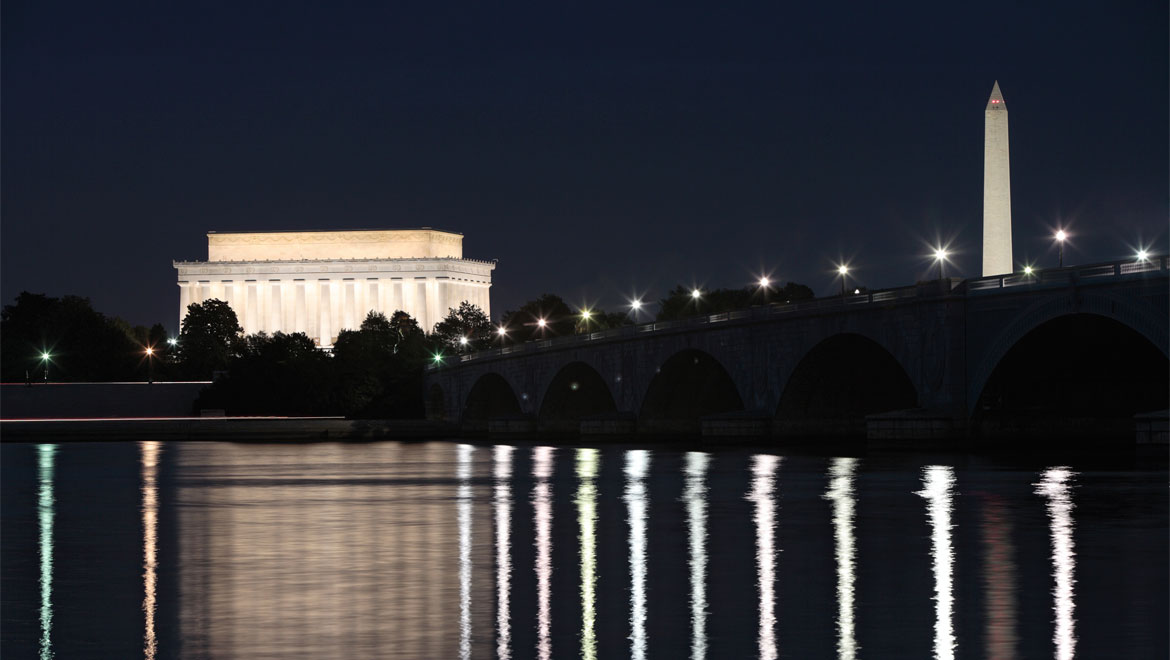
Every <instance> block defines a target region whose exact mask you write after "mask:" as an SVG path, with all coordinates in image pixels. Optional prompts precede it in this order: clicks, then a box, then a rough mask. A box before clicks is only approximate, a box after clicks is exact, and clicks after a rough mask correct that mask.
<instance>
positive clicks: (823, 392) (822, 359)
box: [776, 332, 918, 435]
mask: <svg viewBox="0 0 1170 660" xmlns="http://www.w3.org/2000/svg"><path fill="white" fill-rule="evenodd" d="M783 387H784V389H783V390H782V394H781V395H780V401H779V402H778V403H777V405H776V417H777V419H778V421H779V426H780V429H781V430H782V431H785V432H790V433H807V432H811V431H813V430H817V431H818V432H826V431H825V430H826V429H831V430H830V431H827V432H829V433H831V434H834V435H836V434H859V433H864V432H865V416H866V415H871V414H874V413H880V412H888V411H890V410H901V409H905V408H914V407H915V406H917V405H918V391H917V390H916V389H915V387H914V382H913V381H912V380H911V379H910V376H909V375H908V374H907V373H906V369H905V368H903V366H902V364H901V363H900V362H899V361H898V359H897V358H895V357H894V355H893V354H892V353H890V351H888V350H887V349H886V348H885V347H883V346H882V345H881V344H879V343H878V342H877V341H875V340H873V339H871V338H869V337H866V336H864V335H861V334H857V333H852V332H845V333H839V334H835V335H833V336H831V337H828V338H826V339H823V340H821V341H820V342H818V343H817V344H816V345H814V346H813V347H812V348H810V349H809V350H808V351H807V352H806V353H805V354H804V356H803V357H801V359H800V361H799V362H797V364H796V367H795V368H794V369H793V370H792V373H791V375H789V377H788V380H787V382H786V383H784V386H783Z"/></svg>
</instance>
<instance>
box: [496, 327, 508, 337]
mask: <svg viewBox="0 0 1170 660" xmlns="http://www.w3.org/2000/svg"><path fill="white" fill-rule="evenodd" d="M496 334H497V335H499V336H501V337H504V336H506V335H507V334H508V329H507V328H505V327H504V326H502V325H501V326H500V327H498V328H496Z"/></svg>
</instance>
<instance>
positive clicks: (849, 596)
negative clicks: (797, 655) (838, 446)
mask: <svg viewBox="0 0 1170 660" xmlns="http://www.w3.org/2000/svg"><path fill="white" fill-rule="evenodd" d="M856 466H857V459H855V458H834V459H833V464H832V466H831V467H830V468H829V475H830V481H829V491H828V492H827V493H825V496H824V497H825V499H827V500H830V501H831V502H832V503H833V539H834V541H835V543H836V546H837V657H838V658H841V659H842V660H852V659H853V658H856V657H857V650H858V646H857V640H856V639H855V636H854V621H853V598H854V580H855V575H854V573H855V568H856V563H855V556H856V554H857V549H856V544H855V542H854V537H853V516H854V507H855V503H856V498H855V497H854V494H853V471H854V469H855V468H856Z"/></svg>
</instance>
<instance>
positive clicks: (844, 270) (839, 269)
mask: <svg viewBox="0 0 1170 660" xmlns="http://www.w3.org/2000/svg"><path fill="white" fill-rule="evenodd" d="M837 272H838V273H840V274H842V275H845V274H846V273H848V272H849V266H846V265H845V264H841V265H840V266H837Z"/></svg>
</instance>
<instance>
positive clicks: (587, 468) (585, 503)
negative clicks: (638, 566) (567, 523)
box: [576, 447, 600, 660]
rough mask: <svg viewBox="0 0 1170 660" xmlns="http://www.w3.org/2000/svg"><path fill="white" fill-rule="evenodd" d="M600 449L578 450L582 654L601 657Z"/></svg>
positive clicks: (588, 659) (587, 659)
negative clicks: (598, 547)
mask: <svg viewBox="0 0 1170 660" xmlns="http://www.w3.org/2000/svg"><path fill="white" fill-rule="evenodd" d="M599 456H600V452H598V450H596V449H588V448H584V447H582V448H579V449H577V478H578V479H579V480H580V482H581V483H580V484H579V485H578V487H577V498H576V500H577V521H578V524H579V525H580V529H581V657H582V658H584V659H585V660H596V658H597V630H596V623H597V593H596V592H597V486H596V485H595V484H594V480H595V479H596V478H597V470H598V463H599V462H600V458H599Z"/></svg>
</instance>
